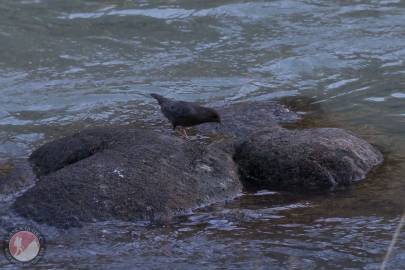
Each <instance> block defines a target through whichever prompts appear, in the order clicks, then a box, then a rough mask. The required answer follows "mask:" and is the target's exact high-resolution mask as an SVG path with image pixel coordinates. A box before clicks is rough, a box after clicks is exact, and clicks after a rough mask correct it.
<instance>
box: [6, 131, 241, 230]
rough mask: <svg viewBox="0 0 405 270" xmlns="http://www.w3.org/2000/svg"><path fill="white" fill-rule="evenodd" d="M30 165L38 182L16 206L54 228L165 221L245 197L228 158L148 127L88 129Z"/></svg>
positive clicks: (41, 152) (39, 153)
mask: <svg viewBox="0 0 405 270" xmlns="http://www.w3.org/2000/svg"><path fill="white" fill-rule="evenodd" d="M31 161H32V162H33V164H34V167H35V168H36V172H37V173H38V176H39V181H38V182H37V183H36V185H35V186H34V187H33V188H31V189H30V190H28V191H27V192H25V193H24V194H23V195H22V196H21V197H19V198H17V200H16V202H15V203H14V208H15V210H16V211H17V212H18V213H19V214H21V215H22V216H24V217H28V218H31V219H33V220H35V221H37V222H40V223H47V224H50V225H54V226H57V227H71V226H79V225H80V224H81V223H82V222H90V221H95V220H108V219H114V218H116V219H121V220H166V219H168V218H170V217H172V216H175V215H178V214H183V213H186V212H188V211H190V210H191V209H194V208H196V207H199V206H203V205H207V204H210V203H213V202H217V201H223V200H226V199H230V198H233V197H235V196H237V195H238V194H239V193H240V192H241V183H240V181H239V179H238V175H237V169H236V166H235V164H234V162H233V160H232V157H231V156H230V155H229V154H226V153H225V152H223V151H221V150H220V149H219V148H217V147H215V145H208V146H207V145H203V144H199V143H197V142H191V141H187V140H184V139H182V138H178V137H175V136H171V135H165V134H161V133H159V132H156V131H151V130H146V129H139V128H138V129H134V128H129V127H126V128H125V127H116V128H98V129H92V130H85V131H82V132H80V133H77V134H75V135H72V136H69V137H65V138H62V139H59V140H57V141H54V142H50V143H48V144H45V145H44V146H42V147H41V148H39V149H38V150H37V151H36V152H34V153H33V154H32V156H31Z"/></svg>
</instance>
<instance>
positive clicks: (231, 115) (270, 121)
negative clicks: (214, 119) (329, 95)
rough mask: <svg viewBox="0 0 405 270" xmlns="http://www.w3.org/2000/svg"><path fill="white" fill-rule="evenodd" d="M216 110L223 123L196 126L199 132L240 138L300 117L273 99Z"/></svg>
mask: <svg viewBox="0 0 405 270" xmlns="http://www.w3.org/2000/svg"><path fill="white" fill-rule="evenodd" d="M216 110H217V111H218V112H219V114H220V116H221V124H212V123H207V124H202V125H200V126H198V127H196V129H197V133H198V134H202V135H205V136H208V137H227V138H233V139H237V140H240V139H242V138H245V137H247V136H249V135H251V134H252V133H255V132H257V131H259V130H263V129H268V128H271V127H275V126H278V125H279V124H280V123H291V122H295V121H297V120H298V119H299V116H298V114H297V113H295V112H292V111H290V110H289V109H288V108H287V107H285V106H283V105H280V104H279V103H276V102H273V101H251V102H243V103H235V104H230V105H227V106H225V107H221V108H216Z"/></svg>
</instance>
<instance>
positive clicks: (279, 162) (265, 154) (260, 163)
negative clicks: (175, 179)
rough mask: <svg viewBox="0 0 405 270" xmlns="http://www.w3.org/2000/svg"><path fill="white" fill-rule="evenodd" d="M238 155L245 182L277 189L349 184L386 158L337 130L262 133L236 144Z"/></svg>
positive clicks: (235, 157) (277, 130)
mask: <svg viewBox="0 0 405 270" xmlns="http://www.w3.org/2000/svg"><path fill="white" fill-rule="evenodd" d="M234 159H235V161H236V162H237V164H238V166H239V172H240V176H241V179H242V180H243V181H245V182H246V183H249V184H252V185H254V186H256V187H259V188H272V189H278V190H297V189H300V190H301V189H303V190H324V189H331V188H334V187H337V186H345V185H349V184H350V183H353V182H355V181H358V180H361V179H363V178H365V176H366V174H367V173H368V172H369V171H370V170H371V169H372V168H373V167H374V166H376V165H378V164H380V163H382V161H383V157H382V155H381V153H380V152H379V151H378V150H376V149H375V148H374V147H373V146H371V145H370V144H369V143H367V142H366V141H364V140H362V139H360V138H358V137H356V136H355V135H353V134H351V133H349V132H346V131H344V130H342V129H336V128H318V129H316V128H315V129H306V130H287V129H283V128H273V129H271V130H268V131H264V132H259V133H256V134H253V135H252V136H251V137H250V138H249V139H247V140H245V141H244V142H243V143H241V144H239V145H238V146H237V148H236V153H235V156H234Z"/></svg>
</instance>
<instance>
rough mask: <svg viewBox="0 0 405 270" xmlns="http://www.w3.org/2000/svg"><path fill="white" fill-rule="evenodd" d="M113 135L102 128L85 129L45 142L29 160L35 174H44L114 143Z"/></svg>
mask: <svg viewBox="0 0 405 270" xmlns="http://www.w3.org/2000/svg"><path fill="white" fill-rule="evenodd" d="M115 135H116V134H113V133H111V132H104V131H103V128H97V129H91V130H85V131H83V132H79V133H77V134H75V135H73V136H68V137H64V138H62V139H58V140H55V141H52V142H49V143H47V144H45V145H44V146H42V147H40V148H38V149H37V150H36V151H34V152H33V153H32V154H31V156H30V158H29V160H30V162H31V163H32V164H33V168H34V171H35V173H36V174H37V175H46V174H48V173H50V172H54V171H56V170H58V169H61V168H63V167H64V166H67V165H69V164H73V163H75V162H77V161H79V160H81V159H84V158H87V157H89V156H91V155H93V154H94V153H96V152H99V151H101V150H103V149H104V148H106V147H108V145H110V144H113V143H114V140H115V138H114V136H115Z"/></svg>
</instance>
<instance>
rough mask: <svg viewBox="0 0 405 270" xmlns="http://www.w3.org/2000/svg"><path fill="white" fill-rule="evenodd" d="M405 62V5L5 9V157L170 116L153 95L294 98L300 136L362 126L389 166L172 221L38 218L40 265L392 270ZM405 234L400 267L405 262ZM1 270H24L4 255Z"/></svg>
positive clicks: (1, 150) (282, 1)
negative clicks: (65, 224) (336, 183)
mask: <svg viewBox="0 0 405 270" xmlns="http://www.w3.org/2000/svg"><path fill="white" fill-rule="evenodd" d="M404 61H405V2H404V1H400V0H381V1H377V0H368V1H363V0H353V1H343V0H341V1H322V0H295V1H293V0H276V1H249V0H247V1H237V0H229V1H224V0H217V1H211V0H207V1H188V0H183V1H181V0H170V1H153V0H139V1H129V0H126V1H125V0H102V1H101V0H97V1H96V0H93V1H90V0H87V1H83V0H80V1H79V0H70V1H62V0H2V1H0V157H15V158H19V157H26V156H28V155H29V153H30V152H31V151H32V150H33V149H34V148H35V147H37V146H39V145H41V144H43V143H45V142H46V141H50V140H52V139H54V138H58V137H61V136H63V135H66V134H71V133H73V132H75V131H77V130H80V129H83V128H85V127H93V126H103V125H108V124H110V123H122V124H124V123H135V122H139V121H143V122H151V123H160V122H162V123H163V120H161V118H162V116H161V114H160V112H158V108H157V106H156V103H155V102H154V101H153V100H152V99H151V98H150V97H149V94H150V93H151V92H159V93H161V94H163V95H166V96H169V97H172V98H178V99H184V100H193V101H199V102H202V103H206V104H210V105H217V104H223V103H231V102H238V101H245V100H269V99H277V100H281V101H282V102H284V103H286V104H289V105H290V106H291V107H292V108H294V109H296V110H298V111H303V112H306V118H305V120H304V121H302V122H300V123H299V124H297V125H298V126H299V127H308V126H311V127H314V126H322V127H324V126H328V127H341V128H346V129H349V130H351V131H353V132H355V133H357V134H359V135H361V136H362V137H363V138H365V139H367V140H368V141H369V142H371V143H372V144H374V145H376V146H377V147H378V148H379V149H380V150H381V151H382V152H383V153H384V157H385V163H384V164H383V166H381V167H379V168H378V169H376V170H375V171H373V172H372V173H371V174H370V175H369V177H368V178H367V179H366V180H364V181H362V182H360V183H358V184H356V185H354V186H353V187H351V188H350V189H347V190H343V191H337V192H333V193H330V194H325V195H316V196H315V195H312V196H308V195H297V194H289V193H275V192H272V191H258V192H246V194H244V195H243V196H241V197H239V198H237V199H235V200H233V201H231V202H227V203H222V204H216V205H212V206H210V207H207V208H204V209H201V210H198V211H196V212H194V213H193V214H190V215H188V216H184V217H180V218H177V219H175V220H174V221H173V222H171V223H170V224H166V225H162V226H159V225H153V224H145V223H127V222H119V221H110V222H104V223H101V222H99V223H94V224H90V225H87V226H85V227H84V228H81V229H70V230H66V231H58V230H56V229H54V228H52V227H47V226H44V225H38V228H39V229H40V230H41V231H42V232H43V234H44V237H45V239H46V243H47V245H46V252H45V255H44V257H43V258H42V260H41V261H40V262H39V263H38V264H37V265H35V266H31V267H30V269H92V268H94V269H211V268H216V269H276V270H277V269H308V270H309V269H339V270H341V269H348V270H349V269H350V270H351V269H369V270H371V269H381V266H382V262H383V260H384V257H385V255H386V252H387V250H388V247H389V245H390V242H391V239H392V237H393V234H394V232H395V231H396V228H397V225H398V222H399V221H400V219H401V214H402V212H403V210H404V206H405V203H404V201H405V199H404V197H405V178H404V174H405V136H404V133H405V106H404V105H405V62H404ZM159 121H160V122H159ZM4 209H5V208H4ZM0 211H2V210H0ZM2 212H4V210H3V211H2ZM2 215H3V218H6V219H10V220H12V221H13V222H14V221H15V222H16V223H18V222H24V221H23V220H21V219H20V218H19V217H17V216H15V215H14V214H13V213H9V212H7V211H6V213H2ZM0 231H1V229H0ZM397 236H398V237H397V241H396V243H395V245H394V247H393V249H392V253H391V254H390V256H389V257H388V260H387V261H386V269H395V270H400V269H405V231H403V232H399V234H398V235H397ZM0 268H1V269H18V267H17V266H14V265H12V264H10V263H9V262H8V261H7V260H6V259H5V258H4V256H3V255H2V254H0Z"/></svg>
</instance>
